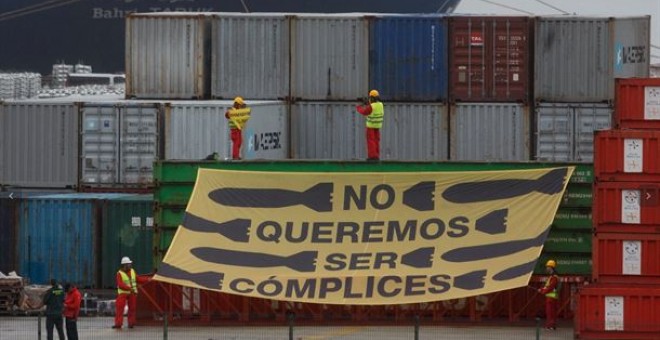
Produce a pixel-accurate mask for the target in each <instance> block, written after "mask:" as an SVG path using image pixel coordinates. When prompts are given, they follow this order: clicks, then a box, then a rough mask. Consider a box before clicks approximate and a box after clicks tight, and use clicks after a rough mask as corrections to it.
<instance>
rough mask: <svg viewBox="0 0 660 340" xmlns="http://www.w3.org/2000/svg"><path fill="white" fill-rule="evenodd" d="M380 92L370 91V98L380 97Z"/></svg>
mask: <svg viewBox="0 0 660 340" xmlns="http://www.w3.org/2000/svg"><path fill="white" fill-rule="evenodd" d="M378 96H379V94H378V90H371V91H369V97H378Z"/></svg>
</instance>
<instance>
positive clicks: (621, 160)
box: [594, 129, 660, 182]
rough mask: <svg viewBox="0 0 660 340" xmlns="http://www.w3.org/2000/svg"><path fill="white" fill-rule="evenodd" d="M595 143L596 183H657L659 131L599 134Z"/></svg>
mask: <svg viewBox="0 0 660 340" xmlns="http://www.w3.org/2000/svg"><path fill="white" fill-rule="evenodd" d="M594 143H595V144H594V147H595V149H596V150H595V158H594V168H595V173H596V179H597V180H598V181H599V182H603V181H617V182H660V159H659V157H658V155H660V131H653V130H619V129H617V130H605V131H598V132H596V135H595V137H594Z"/></svg>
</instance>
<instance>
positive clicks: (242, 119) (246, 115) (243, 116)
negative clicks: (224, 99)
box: [229, 107, 252, 130]
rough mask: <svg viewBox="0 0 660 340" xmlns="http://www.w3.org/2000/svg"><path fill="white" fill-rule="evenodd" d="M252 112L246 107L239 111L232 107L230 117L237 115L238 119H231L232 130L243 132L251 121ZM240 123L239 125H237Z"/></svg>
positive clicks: (230, 126)
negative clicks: (249, 120)
mask: <svg viewBox="0 0 660 340" xmlns="http://www.w3.org/2000/svg"><path fill="white" fill-rule="evenodd" d="M251 112H252V110H251V109H250V108H249V107H244V108H240V109H237V108H235V107H232V108H231V109H229V114H230V115H232V114H233V115H236V117H229V128H230V129H240V130H242V129H243V127H245V124H246V123H247V121H248V119H250V113H251ZM237 123H238V124H237Z"/></svg>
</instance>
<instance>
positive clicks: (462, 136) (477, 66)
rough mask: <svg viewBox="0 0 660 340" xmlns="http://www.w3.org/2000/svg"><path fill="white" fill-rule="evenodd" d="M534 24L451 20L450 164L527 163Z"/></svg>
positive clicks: (514, 19) (522, 19) (506, 19)
mask: <svg viewBox="0 0 660 340" xmlns="http://www.w3.org/2000/svg"><path fill="white" fill-rule="evenodd" d="M532 22H533V19H532V18H530V17H497V16H486V17H482V16H464V17H463V16H456V17H450V19H449V49H448V51H449V81H450V82H449V97H450V101H451V103H452V106H451V108H450V127H449V131H450V142H449V144H450V157H449V158H450V159H452V160H460V161H524V160H528V159H529V155H530V139H529V137H530V107H529V103H530V97H529V96H530V92H531V91H530V80H529V77H530V74H531V65H532V63H531V56H532V35H531V34H532V30H531V28H532V26H531V24H532Z"/></svg>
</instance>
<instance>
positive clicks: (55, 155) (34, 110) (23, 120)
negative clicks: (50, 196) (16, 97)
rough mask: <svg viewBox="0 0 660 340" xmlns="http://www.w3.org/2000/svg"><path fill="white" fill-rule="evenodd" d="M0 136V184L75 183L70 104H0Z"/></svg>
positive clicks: (75, 116) (74, 140)
mask: <svg viewBox="0 0 660 340" xmlns="http://www.w3.org/2000/svg"><path fill="white" fill-rule="evenodd" d="M0 136H1V138H0V184H2V185H8V186H18V187H28V188H30V187H32V188H73V187H75V186H76V185H77V183H78V179H77V178H78V110H77V108H76V106H75V105H74V104H73V103H54V102H39V101H24V102H23V101H17V102H11V103H9V102H8V103H0Z"/></svg>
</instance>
